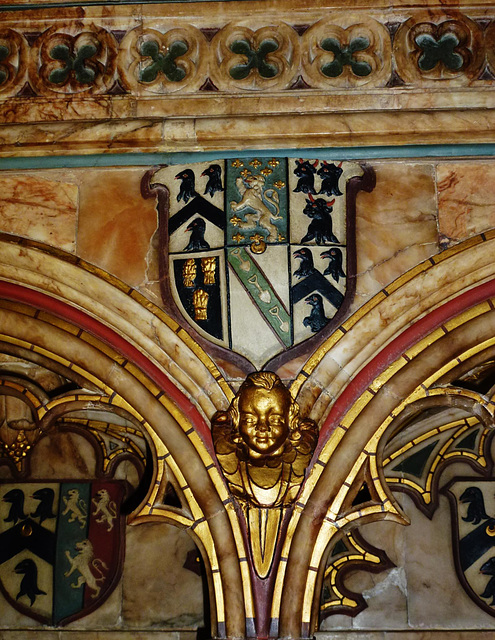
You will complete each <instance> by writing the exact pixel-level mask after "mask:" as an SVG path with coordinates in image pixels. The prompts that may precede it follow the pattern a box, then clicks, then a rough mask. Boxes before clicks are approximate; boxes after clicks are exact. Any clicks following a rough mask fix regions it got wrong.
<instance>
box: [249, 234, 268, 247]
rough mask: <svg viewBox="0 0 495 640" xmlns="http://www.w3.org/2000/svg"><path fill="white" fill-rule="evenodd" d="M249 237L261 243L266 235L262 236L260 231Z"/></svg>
mask: <svg viewBox="0 0 495 640" xmlns="http://www.w3.org/2000/svg"><path fill="white" fill-rule="evenodd" d="M249 239H250V240H252V241H253V242H255V243H256V244H259V243H260V242H261V241H262V240H264V239H265V236H262V235H261V234H259V233H255V234H254V236H249Z"/></svg>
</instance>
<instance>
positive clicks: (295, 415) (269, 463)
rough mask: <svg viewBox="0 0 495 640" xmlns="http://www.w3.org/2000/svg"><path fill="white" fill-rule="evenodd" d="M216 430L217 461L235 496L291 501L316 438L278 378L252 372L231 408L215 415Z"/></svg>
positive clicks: (272, 503)
mask: <svg viewBox="0 0 495 640" xmlns="http://www.w3.org/2000/svg"><path fill="white" fill-rule="evenodd" d="M212 434H213V442H214V446H215V452H216V454H217V458H218V461H219V463H220V466H221V468H222V471H223V473H224V475H225V478H226V479H227V482H228V486H229V488H230V490H231V492H232V493H233V495H234V496H236V498H238V499H239V500H242V501H243V502H245V503H248V504H250V505H253V506H257V507H262V508H271V507H280V506H285V505H289V504H290V503H292V502H293V501H294V499H295V497H296V495H297V493H298V492H299V489H300V487H301V484H302V482H303V480H304V472H305V469H306V468H307V466H308V464H309V461H310V459H311V456H312V455H313V451H314V448H315V446H316V441H317V428H316V425H315V423H314V422H313V421H312V420H309V419H304V418H301V417H300V415H299V406H298V404H297V403H296V402H295V401H294V400H293V398H292V396H291V394H290V392H289V391H288V389H287V388H286V387H285V386H284V385H283V383H282V381H281V380H280V378H279V377H278V376H277V375H276V374H274V373H271V372H258V373H253V374H250V375H249V376H248V377H247V378H246V380H245V381H244V383H243V384H242V385H241V388H240V389H239V392H238V393H237V395H236V397H235V398H234V400H233V401H232V403H231V405H230V407H229V409H228V410H227V411H220V412H218V413H216V414H215V416H214V417H213V420H212Z"/></svg>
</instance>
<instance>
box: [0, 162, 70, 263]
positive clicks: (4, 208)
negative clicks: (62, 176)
mask: <svg viewBox="0 0 495 640" xmlns="http://www.w3.org/2000/svg"><path fill="white" fill-rule="evenodd" d="M77 206H78V189H77V186H76V185H74V184H71V183H68V182H66V181H53V180H45V179H40V178H38V177H37V176H35V175H33V174H29V175H28V174H18V175H13V174H12V173H9V174H7V175H3V176H2V177H0V228H1V230H2V231H5V232H7V233H14V234H17V235H20V236H24V237H26V238H32V239H33V240H39V241H41V242H45V243H47V244H50V245H54V246H57V247H60V248H61V249H64V250H65V251H70V252H73V251H74V249H75V232H76V215H77Z"/></svg>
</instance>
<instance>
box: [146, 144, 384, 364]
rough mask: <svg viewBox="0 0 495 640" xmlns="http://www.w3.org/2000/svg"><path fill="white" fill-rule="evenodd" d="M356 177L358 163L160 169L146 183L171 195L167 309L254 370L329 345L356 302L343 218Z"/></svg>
mask: <svg viewBox="0 0 495 640" xmlns="http://www.w3.org/2000/svg"><path fill="white" fill-rule="evenodd" d="M364 174H365V170H364V169H363V167H361V166H360V165H359V164H354V163H345V162H330V161H325V160H323V161H320V160H317V159H309V160H307V159H303V158H262V157H259V158H258V157H251V158H242V159H229V160H218V161H209V162H202V163H198V164H190V165H183V166H179V165H174V166H168V167H164V168H161V169H158V170H157V171H155V172H154V173H153V174H152V175H151V176H149V178H148V179H149V186H150V187H151V188H152V189H154V190H156V189H158V190H159V189H160V188H161V189H162V190H163V189H164V190H165V192H166V194H167V196H168V197H165V198H162V200H161V201H160V199H159V213H160V222H159V225H160V239H161V245H160V261H161V276H162V277H161V282H162V296H163V298H164V303H165V304H166V305H170V297H172V299H173V302H174V304H175V306H176V309H177V310H178V311H179V312H180V314H181V315H182V317H183V318H184V319H185V320H186V321H187V323H188V324H189V326H190V327H192V328H193V329H194V330H195V331H196V332H197V334H199V336H201V337H202V338H206V339H207V340H208V341H210V342H211V343H213V344H215V345H217V346H218V347H221V348H223V349H226V350H229V351H233V352H235V353H236V354H238V355H239V356H242V357H243V358H245V359H247V360H248V361H249V362H250V363H251V364H252V365H254V366H255V367H256V368H261V367H263V366H264V365H265V364H266V363H267V362H268V361H269V360H271V359H272V358H274V357H275V356H277V355H279V354H283V353H287V352H288V351H289V350H292V349H293V348H294V347H296V346H297V345H299V344H300V343H302V342H304V341H305V340H308V339H310V338H312V337H314V336H316V335H319V334H321V335H328V332H329V329H330V328H331V327H332V326H335V320H336V319H337V318H338V316H339V315H340V314H339V310H343V307H344V306H345V303H348V302H349V301H350V297H351V296H352V293H353V291H352V287H351V286H350V284H349V283H350V282H353V280H354V278H353V276H354V268H355V267H354V261H355V260H354V256H355V253H354V224H353V222H354V221H353V220H350V219H349V214H348V211H349V209H351V210H352V213H353V212H354V200H355V194H356V192H357V191H358V190H359V188H366V185H364V182H365V181H364V180H363V176H364ZM350 185H354V188H353V189H350V188H349V186H350ZM369 187H370V185H368V189H367V190H370V189H369ZM371 187H372V185H371ZM151 193H153V191H151ZM160 202H161V205H160ZM350 205H351V206H350ZM352 217H353V216H352Z"/></svg>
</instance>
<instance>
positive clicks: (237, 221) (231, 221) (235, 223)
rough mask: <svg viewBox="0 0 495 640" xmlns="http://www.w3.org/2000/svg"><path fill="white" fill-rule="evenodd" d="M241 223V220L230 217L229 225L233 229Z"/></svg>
mask: <svg viewBox="0 0 495 640" xmlns="http://www.w3.org/2000/svg"><path fill="white" fill-rule="evenodd" d="M241 222H242V220H241V218H239V217H238V216H232V218H230V224H231V225H232V226H234V227H238V226H239V225H240V224H241Z"/></svg>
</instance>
